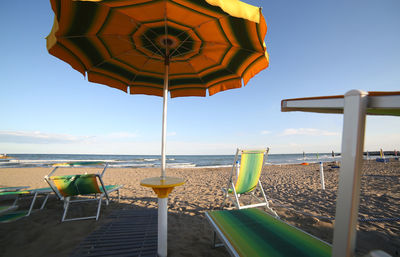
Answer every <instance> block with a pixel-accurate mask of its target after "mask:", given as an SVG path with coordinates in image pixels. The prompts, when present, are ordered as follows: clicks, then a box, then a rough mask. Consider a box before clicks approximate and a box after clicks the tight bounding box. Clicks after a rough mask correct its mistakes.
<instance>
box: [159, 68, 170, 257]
mask: <svg viewBox="0 0 400 257" xmlns="http://www.w3.org/2000/svg"><path fill="white" fill-rule="evenodd" d="M168 71H169V65H168V63H167V62H165V77H164V93H163V94H164V100H163V119H162V120H163V125H162V143H161V180H164V181H165V178H166V176H165V166H166V158H165V157H166V153H165V151H166V144H165V141H166V136H167V100H168ZM167 237H168V194H167V195H166V196H163V197H160V196H158V244H157V253H158V256H160V257H166V256H167V251H168V245H167V242H168V239H167Z"/></svg>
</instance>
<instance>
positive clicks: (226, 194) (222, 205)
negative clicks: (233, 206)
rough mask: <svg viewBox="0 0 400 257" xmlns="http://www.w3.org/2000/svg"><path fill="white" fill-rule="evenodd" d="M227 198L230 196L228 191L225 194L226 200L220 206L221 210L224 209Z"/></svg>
mask: <svg viewBox="0 0 400 257" xmlns="http://www.w3.org/2000/svg"><path fill="white" fill-rule="evenodd" d="M226 198H228V192H226V193H225V194H224V200H223V201H222V204H221V207H220V209H221V210H223V209H224V206H225V201H226Z"/></svg>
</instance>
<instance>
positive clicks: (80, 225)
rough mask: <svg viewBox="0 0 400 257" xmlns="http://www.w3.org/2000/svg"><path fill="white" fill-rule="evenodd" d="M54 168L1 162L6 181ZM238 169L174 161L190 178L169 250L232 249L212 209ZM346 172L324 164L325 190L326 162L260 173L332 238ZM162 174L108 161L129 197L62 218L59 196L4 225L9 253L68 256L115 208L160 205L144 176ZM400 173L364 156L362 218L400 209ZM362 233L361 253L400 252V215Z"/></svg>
mask: <svg viewBox="0 0 400 257" xmlns="http://www.w3.org/2000/svg"><path fill="white" fill-rule="evenodd" d="M51 170H52V167H49V168H40V167H36V168H9V169H0V185H2V186H23V185H28V186H31V187H32V188H39V187H47V186H48V185H47V184H46V183H45V181H44V180H43V177H44V176H45V175H48V174H49V173H50V171H51ZM101 171H102V169H101V168H82V167H73V168H64V167H62V168H59V169H58V170H57V174H58V175H63V174H76V173H78V172H79V173H84V172H88V173H96V172H101ZM230 172H231V167H224V168H179V169H167V175H168V176H175V177H181V178H183V179H184V180H185V182H186V183H185V184H184V185H183V186H180V187H177V188H175V189H174V190H173V191H172V193H171V195H170V197H169V200H168V206H169V216H168V233H169V240H168V245H169V246H168V248H169V256H177V257H181V256H182V257H183V256H229V254H228V253H227V252H226V250H225V249H224V248H218V249H212V248H211V240H212V231H211V227H210V225H209V224H208V222H207V221H206V220H205V218H204V213H205V212H206V211H209V210H213V209H217V208H219V206H220V204H221V203H222V200H223V194H222V190H221V188H222V187H225V186H226V183H227V182H228V176H229V174H230ZM338 172H339V171H338V169H332V168H330V167H329V163H326V164H325V165H324V173H325V190H321V185H320V176H319V164H310V165H308V166H302V165H299V164H288V165H266V166H264V169H263V172H262V175H261V178H260V179H261V182H262V184H263V187H264V190H265V192H266V194H267V196H268V197H269V199H270V200H271V201H270V205H271V206H272V208H274V210H275V211H277V212H278V214H279V216H280V217H281V219H282V220H284V221H286V222H288V223H289V224H291V225H294V226H296V227H299V228H300V229H303V230H305V231H306V232H308V233H310V234H313V235H315V236H317V237H318V238H321V239H322V240H324V241H327V242H329V243H332V236H333V224H334V221H332V220H325V219H322V218H318V216H322V217H334V215H335V200H336V191H337V183H338ZM159 174H160V169H159V168H108V170H107V171H106V173H105V175H104V182H105V183H106V184H124V185H125V186H124V188H123V189H122V190H121V202H120V203H119V204H118V203H116V202H112V203H111V205H110V206H105V205H103V207H102V209H101V214H100V218H99V221H98V222H95V221H92V220H86V221H71V222H64V223H60V219H61V214H62V203H61V201H59V200H57V199H56V198H55V197H51V198H50V199H49V201H48V203H47V205H46V207H45V209H44V210H42V211H37V212H35V213H33V214H32V215H31V216H29V217H26V218H23V219H21V220H18V221H16V222H12V223H7V224H1V225H0V233H1V236H0V238H1V240H0V241H1V243H0V247H1V248H2V249H4V255H3V256H26V255H27V254H28V253H29V254H28V255H30V256H33V257H35V256H60V257H63V256H68V255H69V253H70V252H71V251H73V250H74V248H75V247H76V246H77V245H78V244H79V242H80V241H81V240H83V239H84V238H85V237H87V236H88V235H89V234H90V233H91V232H92V231H94V230H96V229H97V228H98V227H99V226H100V225H102V224H104V223H105V222H108V221H109V220H108V219H107V216H108V215H109V214H110V213H111V212H112V211H113V210H116V209H156V208H157V198H156V196H155V194H154V192H153V191H152V190H151V189H149V188H145V187H142V186H140V185H139V183H140V180H142V179H143V178H147V177H155V176H159ZM399 180H400V162H389V163H378V162H375V160H373V161H364V168H363V176H362V182H361V199H360V211H359V212H360V215H359V218H363V219H371V218H393V217H397V216H400V206H399V202H398V200H399V199H400V181H399ZM22 203H24V202H23V201H22ZM25 206H26V205H25ZM21 207H24V205H22V206H21ZM80 211H82V212H83V213H86V211H88V210H86V208H82V210H80ZM89 211H90V210H89ZM89 214H90V213H89ZM25 233H28V235H25ZM357 234H358V236H357V246H356V249H357V250H356V255H357V256H362V255H364V254H366V253H367V252H368V251H369V250H372V249H382V250H384V251H386V252H388V253H389V254H391V255H393V256H396V255H395V254H396V252H397V253H398V252H400V239H399V238H398V235H399V234H400V222H399V221H394V222H393V221H392V222H368V221H364V222H359V224H358V233H357ZM71 238H72V240H71ZM21 245H24V246H23V247H21ZM55 245H56V246H57V247H55V249H54V246H55ZM31 253H32V254H31ZM193 253H198V255H193Z"/></svg>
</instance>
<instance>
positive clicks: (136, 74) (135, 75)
mask: <svg viewBox="0 0 400 257" xmlns="http://www.w3.org/2000/svg"><path fill="white" fill-rule="evenodd" d="M153 55H155V53H153ZM152 59H153V58H151V57H148V58H147V60H146V62H145V63H144V64H143V67H144V66H146V64H147V63H148V62H149V61H150V60H152ZM139 73H140V71H139V72H137V73H135V74H134V76H133V77H132V79H130V80H129V88H130V87H131V85H132V84H133V82H134V81H135V80H136V77H137V76H138V75H139Z"/></svg>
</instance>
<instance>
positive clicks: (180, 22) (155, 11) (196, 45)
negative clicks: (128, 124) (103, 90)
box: [47, 0, 268, 97]
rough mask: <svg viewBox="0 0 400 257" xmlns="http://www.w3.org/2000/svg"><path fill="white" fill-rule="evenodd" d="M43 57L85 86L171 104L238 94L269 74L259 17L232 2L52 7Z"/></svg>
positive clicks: (161, 0)
mask: <svg viewBox="0 0 400 257" xmlns="http://www.w3.org/2000/svg"><path fill="white" fill-rule="evenodd" d="M51 5H52V8H53V11H54V13H55V18H54V25H53V29H52V31H51V33H50V35H49V36H48V37H47V48H48V51H49V52H50V53H51V54H52V55H54V56H56V57H58V58H60V59H62V60H63V61H65V62H67V63H69V64H70V65H71V66H72V67H73V68H74V69H76V70H78V71H79V72H81V73H82V74H84V75H87V78H88V80H89V81H91V82H95V83H100V84H105V85H108V86H111V87H114V88H118V89H121V90H123V91H125V92H129V93H130V94H147V95H157V96H163V87H164V76H165V64H166V63H167V64H169V85H168V89H169V91H170V94H171V97H178V96H206V95H207V91H208V94H209V95H213V94H215V93H218V92H220V91H223V90H227V89H232V88H239V87H241V86H242V78H243V82H244V84H246V83H247V82H248V81H249V79H250V78H251V77H253V76H254V75H255V74H257V73H258V72H259V71H261V70H262V69H264V68H266V67H267V66H268V55H267V52H266V47H265V44H264V37H265V34H266V31H267V26H266V24H265V21H264V17H263V15H262V13H261V10H260V9H259V8H258V7H254V6H251V5H248V4H245V3H243V2H240V1H237V0H229V1H227V0H225V1H218V0H176V1H171V0H158V1H157V0H156V1H154V0H153V1H151V0H147V1H146V0H125V1H121V0H120V1H118V0H117V1H110V0H108V1H107V0H103V1H101V0H82V1H79V0H78V1H76V0H51Z"/></svg>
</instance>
